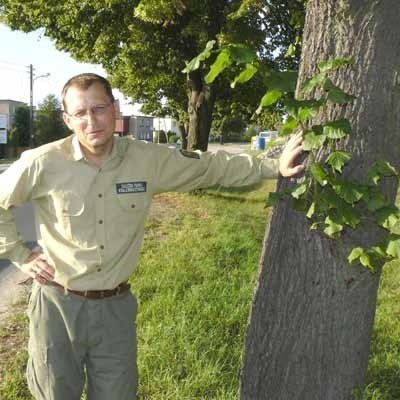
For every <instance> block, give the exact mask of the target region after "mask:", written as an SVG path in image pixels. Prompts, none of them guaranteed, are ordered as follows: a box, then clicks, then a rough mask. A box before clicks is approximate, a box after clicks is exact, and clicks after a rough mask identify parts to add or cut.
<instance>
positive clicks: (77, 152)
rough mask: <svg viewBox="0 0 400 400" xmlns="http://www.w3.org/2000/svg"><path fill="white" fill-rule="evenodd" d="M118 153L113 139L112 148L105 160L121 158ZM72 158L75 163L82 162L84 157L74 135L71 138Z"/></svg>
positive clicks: (115, 141) (118, 150)
mask: <svg viewBox="0 0 400 400" xmlns="http://www.w3.org/2000/svg"><path fill="white" fill-rule="evenodd" d="M120 153H121V151H120V149H119V148H118V143H117V140H116V138H115V137H114V138H113V147H112V149H111V153H110V154H109V156H108V157H107V160H111V159H113V158H114V157H115V156H116V155H119V156H121V154H120ZM72 158H73V159H74V160H75V161H80V160H84V159H85V155H84V154H83V152H82V148H81V145H80V143H79V140H78V136H76V135H74V137H73V138H72Z"/></svg>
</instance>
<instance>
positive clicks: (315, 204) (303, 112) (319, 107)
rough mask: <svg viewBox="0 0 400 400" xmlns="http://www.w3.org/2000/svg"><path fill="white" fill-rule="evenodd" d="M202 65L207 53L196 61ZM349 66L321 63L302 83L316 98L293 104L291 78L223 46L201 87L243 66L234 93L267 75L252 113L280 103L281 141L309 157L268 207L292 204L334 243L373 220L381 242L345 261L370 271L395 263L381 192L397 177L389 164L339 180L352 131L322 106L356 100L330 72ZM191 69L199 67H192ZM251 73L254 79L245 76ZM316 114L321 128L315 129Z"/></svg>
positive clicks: (397, 236)
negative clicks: (298, 138)
mask: <svg viewBox="0 0 400 400" xmlns="http://www.w3.org/2000/svg"><path fill="white" fill-rule="evenodd" d="M197 57H199V56H197ZM203 58H204V54H203V55H202V56H201V57H200V59H201V60H202V59H203ZM352 62H353V59H352V58H351V57H349V58H342V59H331V60H327V61H322V62H320V63H318V70H319V72H318V73H317V74H316V75H315V76H313V77H311V78H309V79H308V80H307V81H306V82H305V84H304V86H303V88H302V90H301V92H300V93H301V95H303V96H304V95H308V94H310V93H311V92H313V93H315V94H316V96H318V97H315V98H311V99H295V98H294V91H295V88H296V81H297V74H296V72H294V71H274V70H272V69H269V70H268V69H267V70H265V69H263V68H262V66H261V65H260V64H259V62H258V58H257V56H256V55H255V54H254V53H252V52H251V51H250V50H249V49H248V48H246V47H245V46H242V45H232V44H228V45H227V46H225V47H223V48H221V49H219V54H218V56H217V58H216V61H215V62H214V63H213V64H212V65H211V67H210V71H209V72H208V74H207V75H206V80H207V81H209V82H212V81H213V80H214V79H216V77H217V76H219V75H220V74H221V73H222V72H224V71H225V70H226V69H227V68H228V67H231V66H232V65H234V66H238V65H242V66H243V65H244V67H242V72H240V73H239V75H237V76H236V78H235V79H234V80H233V81H232V84H231V86H232V87H234V86H235V85H236V84H237V83H245V82H247V81H248V80H250V79H252V78H253V76H254V74H255V73H256V72H258V73H264V76H265V81H266V84H267V86H268V90H267V92H266V93H265V94H264V96H263V97H262V99H261V101H260V104H259V107H258V110H257V112H258V113H260V112H261V111H262V110H263V109H264V108H266V107H270V106H272V105H274V104H276V103H278V102H279V103H280V104H281V106H282V107H283V109H284V111H285V113H286V115H287V118H286V120H285V122H284V123H283V124H282V126H281V127H280V130H279V132H280V134H281V135H282V136H286V135H289V134H291V133H293V132H296V131H301V132H302V134H303V138H304V140H303V149H304V150H305V151H306V152H308V156H309V157H308V164H307V169H306V171H305V176H304V178H303V179H302V181H301V182H300V183H298V184H296V185H295V186H293V187H289V188H287V189H285V190H284V191H281V192H278V193H273V194H271V195H270V197H269V199H268V205H270V206H275V205H277V204H278V203H279V201H280V200H282V199H283V198H284V197H286V196H289V197H291V198H292V203H293V207H294V208H296V209H297V210H299V211H302V212H304V213H305V215H306V216H307V218H309V219H310V221H311V222H312V224H311V229H320V230H321V231H322V232H323V233H324V234H326V235H327V236H328V237H330V238H332V239H336V238H338V237H340V235H341V233H342V232H343V231H344V230H345V229H358V228H360V227H361V226H362V224H363V223H364V222H366V221H370V220H371V219H372V220H374V221H375V222H376V225H377V227H379V228H383V229H384V230H386V235H385V238H384V239H383V240H382V241H381V242H379V243H376V244H375V245H373V246H370V247H368V248H365V247H362V246H357V247H355V248H353V249H352V250H351V252H350V254H349V255H348V258H347V259H348V261H349V262H350V263H352V262H354V261H358V262H359V263H360V264H361V265H363V266H364V267H366V268H368V269H370V270H371V271H372V272H373V271H375V270H376V269H377V268H378V267H380V266H381V265H382V264H383V263H385V262H390V261H393V260H396V261H397V262H399V261H400V229H399V227H400V209H399V208H398V207H397V206H395V205H394V203H393V201H390V200H389V199H387V198H386V197H385V196H384V194H383V193H382V191H381V188H380V186H379V183H380V180H381V179H382V178H389V177H394V178H396V179H397V181H398V178H399V174H398V172H397V171H396V170H395V168H394V167H393V166H392V165H390V164H389V163H388V162H386V161H383V160H377V161H376V162H375V163H374V164H373V165H372V166H371V167H370V168H369V169H368V171H367V174H366V177H365V179H364V181H355V180H350V179H345V178H344V176H345V174H343V172H344V171H343V169H344V167H345V166H346V165H347V164H349V162H350V160H351V158H352V157H351V154H349V153H347V152H345V151H342V150H340V149H339V148H338V146H339V143H340V142H341V141H343V140H345V139H346V138H347V137H348V136H349V135H350V134H351V131H352V128H351V125H350V122H349V121H348V120H347V119H346V118H338V119H336V120H328V118H327V107H328V105H329V104H331V105H337V106H339V107H340V106H343V105H345V104H347V103H349V102H351V101H352V100H353V99H354V96H352V95H350V94H348V93H346V92H344V91H343V90H342V89H341V88H340V87H338V86H336V85H335V84H334V83H333V81H332V80H331V79H330V77H329V73H330V72H331V71H333V70H336V69H338V68H341V67H346V66H348V65H350V64H351V63H352ZM192 64H193V65H196V63H195V62H194V61H193V60H192ZM249 66H251V68H250V70H251V73H245V72H246V71H249ZM318 113H319V114H318ZM317 115H319V116H320V117H322V120H324V122H323V123H320V124H318V125H312V124H311V122H312V120H313V119H314V118H315V117H316V116H317ZM321 154H326V155H327V156H326V158H325V159H324V160H323V161H319V160H318V155H321Z"/></svg>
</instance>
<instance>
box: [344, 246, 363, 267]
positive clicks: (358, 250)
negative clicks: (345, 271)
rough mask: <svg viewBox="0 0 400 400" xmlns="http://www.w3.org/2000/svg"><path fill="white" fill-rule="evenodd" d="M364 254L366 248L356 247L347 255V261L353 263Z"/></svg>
mask: <svg viewBox="0 0 400 400" xmlns="http://www.w3.org/2000/svg"><path fill="white" fill-rule="evenodd" d="M363 254H364V249H363V248H362V247H355V248H354V249H353V250H351V252H350V254H349V255H348V256H347V261H348V262H349V263H350V264H351V263H353V261H355V260H357V259H359V258H360V257H361V256H362V255H363Z"/></svg>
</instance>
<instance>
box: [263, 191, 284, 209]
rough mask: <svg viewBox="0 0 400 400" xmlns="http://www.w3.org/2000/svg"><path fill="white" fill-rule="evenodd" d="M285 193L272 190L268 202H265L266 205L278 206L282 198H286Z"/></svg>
mask: <svg viewBox="0 0 400 400" xmlns="http://www.w3.org/2000/svg"><path fill="white" fill-rule="evenodd" d="M284 196H285V194H284V193H281V192H270V193H269V194H268V198H267V202H266V204H265V206H266V207H275V206H277V205H278V204H279V203H280V202H281V200H282V199H283V198H284Z"/></svg>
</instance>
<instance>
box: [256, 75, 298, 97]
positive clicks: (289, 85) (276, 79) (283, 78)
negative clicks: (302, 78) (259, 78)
mask: <svg viewBox="0 0 400 400" xmlns="http://www.w3.org/2000/svg"><path fill="white" fill-rule="evenodd" d="M297 77H298V72H297V71H273V70H271V71H269V73H268V75H267V77H266V79H265V80H264V83H265V84H266V85H267V86H268V88H269V89H277V90H280V91H281V92H290V93H292V92H294V91H295V90H296V83H297Z"/></svg>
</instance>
